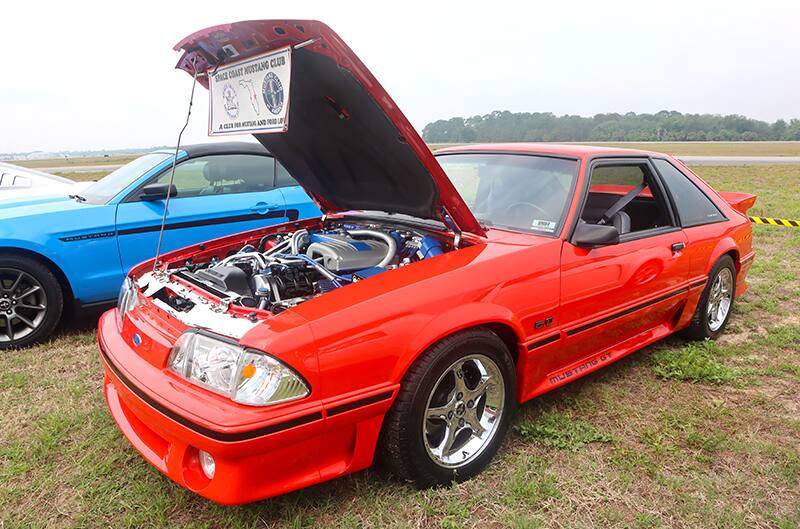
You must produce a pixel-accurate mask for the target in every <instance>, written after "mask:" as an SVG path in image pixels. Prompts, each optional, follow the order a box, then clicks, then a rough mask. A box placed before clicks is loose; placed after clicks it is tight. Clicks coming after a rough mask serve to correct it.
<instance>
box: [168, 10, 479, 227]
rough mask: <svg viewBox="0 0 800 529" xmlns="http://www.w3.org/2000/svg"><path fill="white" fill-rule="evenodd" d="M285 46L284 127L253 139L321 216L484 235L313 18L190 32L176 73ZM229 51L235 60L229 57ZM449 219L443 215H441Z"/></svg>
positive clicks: (395, 111) (410, 134)
mask: <svg viewBox="0 0 800 529" xmlns="http://www.w3.org/2000/svg"><path fill="white" fill-rule="evenodd" d="M286 46H292V47H293V50H292V76H291V88H290V90H291V91H290V100H289V116H288V130H287V131H286V132H279V133H266V134H265V133H261V134H254V136H255V137H256V138H257V139H258V141H260V142H261V143H262V144H264V146H265V147H267V148H268V149H269V150H270V152H272V153H273V154H274V155H275V157H276V158H277V159H278V160H279V161H280V162H281V163H282V164H283V165H284V167H286V168H287V169H288V170H289V172H290V173H291V174H292V176H294V177H295V178H296V179H297V181H298V182H300V184H301V185H302V186H303V187H304V188H305V189H306V190H307V191H308V192H309V193H310V194H311V195H312V196H313V197H314V198H315V199H316V200H317V202H318V203H319V205H320V207H321V208H322V209H323V211H327V212H334V211H349V210H376V211H385V212H388V213H402V214H406V215H411V216H414V217H420V218H425V219H435V220H440V221H444V222H445V223H450V221H452V222H454V223H455V224H456V225H457V227H458V228H459V229H461V230H463V231H469V232H472V233H476V234H478V235H483V233H484V232H483V229H482V228H481V226H480V224H479V223H478V221H477V220H476V219H475V217H474V216H473V215H472V212H471V211H470V210H469V208H468V207H467V205H466V204H465V203H464V200H463V199H462V198H461V196H460V195H459V194H458V192H457V191H456V189H455V187H454V186H453V184H452V183H451V182H450V180H449V179H448V178H447V175H446V174H445V173H444V171H443V170H442V168H441V166H440V165H439V164H438V162H437V161H436V159H435V158H434V157H433V154H432V153H431V151H430V149H429V148H428V147H427V145H425V143H424V142H423V141H422V138H421V137H420V136H419V134H417V132H416V131H415V130H414V127H412V126H411V123H409V121H408V119H406V117H405V116H404V115H403V113H402V112H401V111H400V109H399V108H398V107H397V105H396V104H395V103H394V101H392V98H391V97H389V94H387V93H386V91H385V90H384V89H383V87H382V86H381V85H380V83H378V81H377V80H376V79H375V77H374V76H373V75H372V73H370V71H369V70H368V69H367V68H366V66H364V64H363V63H362V62H361V60H359V58H358V57H357V56H356V55H355V53H353V51H352V50H351V49H350V48H349V47H348V46H347V44H345V43H344V41H342V39H341V38H339V36H338V35H337V34H336V33H334V32H333V30H331V29H330V28H329V27H328V26H326V25H325V24H323V23H322V22H318V21H314V20H254V21H245V22H234V23H232V24H223V25H220V26H214V27H211V28H207V29H204V30H201V31H198V32H196V33H194V34H192V35H189V36H188V37H186V38H185V39H183V40H182V41H180V42H179V43H178V44H177V45H176V46H175V49H176V50H183V52H184V53H183V56H182V57H181V59H180V61H179V62H178V65H177V68H180V69H181V70H184V71H186V72H188V73H189V74H192V75H194V74H195V71H197V72H198V82H200V83H202V84H203V85H204V86H205V87H206V88H208V78H207V76H205V75H203V74H205V72H207V71H208V70H209V69H212V71H213V68H215V67H216V66H218V65H220V64H226V63H229V62H236V61H239V60H242V59H246V58H249V57H252V56H255V55H261V54H263V53H266V52H268V51H271V50H275V49H279V48H283V47H286ZM231 55H234V57H231ZM448 216H449V219H448V218H446V217H448Z"/></svg>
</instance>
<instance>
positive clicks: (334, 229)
mask: <svg viewBox="0 0 800 529" xmlns="http://www.w3.org/2000/svg"><path fill="white" fill-rule="evenodd" d="M452 249H453V243H452V241H451V240H448V239H447V238H445V237H442V236H441V235H440V234H433V233H429V232H427V231H425V230H416V229H411V228H405V227H403V228H398V227H393V226H386V225H381V224H370V223H363V224H362V223H353V222H334V223H329V224H326V225H325V226H324V227H323V228H320V229H298V230H295V231H287V232H279V233H271V234H268V235H265V236H264V237H262V238H261V239H260V240H259V241H258V243H257V244H255V243H253V244H247V245H245V246H243V247H242V248H240V249H239V250H238V251H233V252H230V253H229V255H227V256H225V257H224V258H216V257H213V258H211V259H210V260H209V261H208V262H204V263H187V264H185V265H184V266H182V267H178V268H172V269H171V270H170V274H171V275H173V276H175V277H177V278H180V279H182V280H183V281H185V282H188V283H191V284H192V285H193V286H195V287H198V288H201V289H203V290H205V291H206V292H209V293H211V294H213V295H215V296H217V297H219V298H220V299H222V300H223V301H224V302H225V304H227V305H238V306H241V307H246V308H252V309H258V310H265V311H269V312H272V313H273V314H278V313H280V312H282V311H284V310H286V309H289V308H291V307H294V306H296V305H298V304H300V303H303V302H304V301H307V300H309V299H312V298H315V297H317V296H320V295H323V294H325V293H327V292H331V291H333V290H336V289H338V288H341V287H344V286H347V285H349V284H352V283H356V282H358V281H363V280H365V279H368V278H371V277H373V276H376V275H379V274H381V273H385V272H386V271H388V270H392V269H395V268H398V267H402V266H406V265H408V264H411V263H414V262H417V261H421V260H424V259H428V258H431V257H435V256H437V255H441V254H443V253H445V252H448V251H451V250H452ZM154 297H156V298H159V299H161V298H163V299H161V300H162V301H163V302H165V303H166V304H168V305H169V306H170V307H172V308H173V309H175V310H179V311H186V310H190V309H191V308H192V306H191V305H192V302H191V301H189V300H187V299H185V298H182V297H180V296H168V295H166V296H161V295H160V293H157V294H156V295H155V296H154Z"/></svg>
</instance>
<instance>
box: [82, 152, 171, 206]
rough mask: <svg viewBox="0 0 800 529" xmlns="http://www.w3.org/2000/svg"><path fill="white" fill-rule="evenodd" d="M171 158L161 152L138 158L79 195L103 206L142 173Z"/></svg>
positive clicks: (169, 155)
mask: <svg viewBox="0 0 800 529" xmlns="http://www.w3.org/2000/svg"><path fill="white" fill-rule="evenodd" d="M171 157H172V155H171V154H167V153H163V152H154V153H150V154H145V155H144V156H140V157H139V158H136V159H135V160H133V161H132V162H128V163H127V164H125V165H123V166H122V167H120V168H119V169H117V170H116V171H114V172H112V173H109V174H108V175H106V176H105V177H103V178H101V179H100V180H98V181H97V182H95V183H94V184H92V185H90V186H89V187H87V188H86V189H84V190H83V191H82V192H81V193H80V195H81V196H82V197H83V198H85V199H86V201H87V202H90V203H93V204H105V203H106V202H108V201H109V200H111V199H112V198H114V197H115V196H117V195H118V194H119V193H120V192H121V191H122V190H123V189H125V188H126V187H128V186H129V185H131V184H132V183H133V182H135V181H136V180H137V179H138V178H139V177H140V176H142V175H143V174H144V173H146V172H147V171H149V170H150V169H152V168H153V167H155V166H156V165H158V164H160V163H161V162H163V161H164V160H166V159H167V158H171Z"/></svg>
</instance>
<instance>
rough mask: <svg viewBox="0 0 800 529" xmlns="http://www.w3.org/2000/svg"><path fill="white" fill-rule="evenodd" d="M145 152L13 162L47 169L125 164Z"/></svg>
mask: <svg viewBox="0 0 800 529" xmlns="http://www.w3.org/2000/svg"><path fill="white" fill-rule="evenodd" d="M142 154H143V153H140V154H126V155H119V156H76V157H75V158H68V159H65V158H52V159H47V160H15V161H12V162H11V163H13V164H16V165H21V166H22V167H30V168H33V169H43V170H47V168H48V167H68V166H70V165H74V166H75V167H80V166H82V165H123V164H126V163H128V162H130V161H131V160H135V159H136V158H138V157H139V156H141V155H142Z"/></svg>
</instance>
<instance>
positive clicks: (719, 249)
mask: <svg viewBox="0 0 800 529" xmlns="http://www.w3.org/2000/svg"><path fill="white" fill-rule="evenodd" d="M731 250H733V251H734V253H735V254H736V256H735V257H734V258H733V264H734V266H736V271H737V272H738V271H739V267H740V263H739V258H740V255H739V247H738V246H737V244H736V241H734V240H733V239H732V238H731V237H730V236H726V237H723V238H722V239H720V240H719V241H717V244H716V246H714V251H712V252H711V258H710V259H709V260H708V263H706V266H705V273H706V275H708V273H709V272H711V268H713V266H714V264H715V263H716V262H717V261H718V260H719V258H720V257H722V255H723V254H726V253H728V252H730V251H731Z"/></svg>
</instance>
